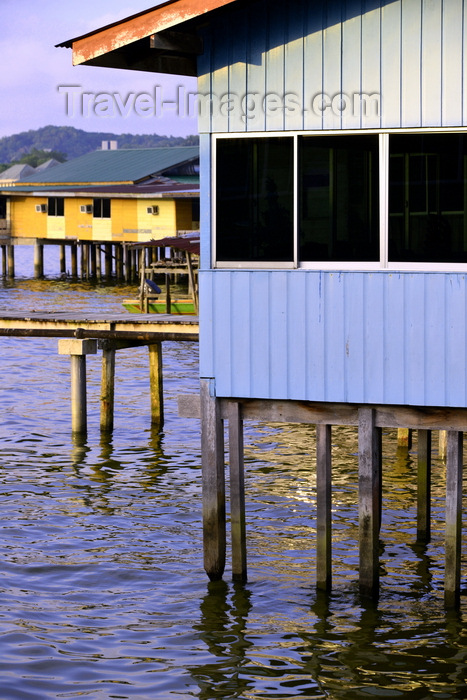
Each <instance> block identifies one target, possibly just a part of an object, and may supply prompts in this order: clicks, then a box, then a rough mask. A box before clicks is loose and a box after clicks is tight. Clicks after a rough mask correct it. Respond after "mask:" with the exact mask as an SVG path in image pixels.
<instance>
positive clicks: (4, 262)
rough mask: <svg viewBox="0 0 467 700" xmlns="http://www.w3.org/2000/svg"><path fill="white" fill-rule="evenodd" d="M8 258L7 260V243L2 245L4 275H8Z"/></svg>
mask: <svg viewBox="0 0 467 700" xmlns="http://www.w3.org/2000/svg"><path fill="white" fill-rule="evenodd" d="M6 260H7V253H6V245H2V276H3V277H6V274H7V273H6V270H7V267H6Z"/></svg>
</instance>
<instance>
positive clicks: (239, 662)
mask: <svg viewBox="0 0 467 700" xmlns="http://www.w3.org/2000/svg"><path fill="white" fill-rule="evenodd" d="M250 597H251V596H250V592H249V591H248V589H247V588H246V587H245V585H244V584H243V583H238V582H235V583H232V584H230V585H228V584H227V583H226V582H225V581H213V582H209V583H208V591H207V594H206V595H205V596H204V597H203V599H202V601H201V605H200V611H201V618H200V621H199V623H197V624H195V625H194V629H195V630H197V631H198V632H199V637H200V639H201V640H202V642H203V643H204V644H205V645H206V648H207V650H208V651H209V655H210V658H211V661H210V662H209V663H207V664H206V665H202V666H196V667H194V668H191V669H190V673H191V675H192V677H193V678H194V679H195V680H196V682H197V683H198V685H199V688H200V694H199V696H198V697H199V698H200V700H211V698H212V697H213V695H212V693H213V691H214V692H215V697H216V698H239V697H243V693H244V691H245V690H246V689H247V688H248V686H249V681H248V679H247V675H246V674H245V673H244V670H245V661H246V653H247V650H248V649H249V647H251V646H252V643H251V642H249V641H248V639H247V638H246V633H245V630H246V622H247V618H248V613H249V612H250V610H251V602H250Z"/></svg>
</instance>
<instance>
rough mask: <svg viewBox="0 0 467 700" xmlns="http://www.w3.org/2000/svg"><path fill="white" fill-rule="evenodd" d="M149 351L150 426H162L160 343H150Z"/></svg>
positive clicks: (162, 390)
mask: <svg viewBox="0 0 467 700" xmlns="http://www.w3.org/2000/svg"><path fill="white" fill-rule="evenodd" d="M148 350H149V383H150V393H151V425H152V426H153V427H154V428H159V429H160V428H162V427H163V425H164V387H163V381H162V343H151V345H148Z"/></svg>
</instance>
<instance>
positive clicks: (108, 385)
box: [101, 341, 115, 433]
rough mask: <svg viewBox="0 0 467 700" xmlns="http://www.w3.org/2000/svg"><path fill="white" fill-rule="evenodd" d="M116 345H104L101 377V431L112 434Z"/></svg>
mask: <svg viewBox="0 0 467 700" xmlns="http://www.w3.org/2000/svg"><path fill="white" fill-rule="evenodd" d="M114 396H115V344H112V343H110V342H108V341H107V342H106V343H105V344H104V343H103V344H102V377H101V431H102V432H107V433H109V432H111V431H112V430H113V427H114Z"/></svg>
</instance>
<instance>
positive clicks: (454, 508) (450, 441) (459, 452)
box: [444, 430, 463, 608]
mask: <svg viewBox="0 0 467 700" xmlns="http://www.w3.org/2000/svg"><path fill="white" fill-rule="evenodd" d="M462 459H463V433H462V432H460V431H454V430H448V431H447V459H446V544H445V548H446V551H445V557H446V569H445V574H444V602H445V605H446V607H449V608H453V607H457V606H458V605H459V599H460V572H461V537H462Z"/></svg>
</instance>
